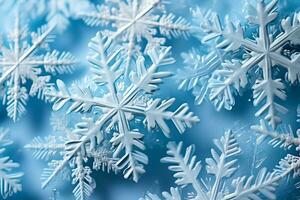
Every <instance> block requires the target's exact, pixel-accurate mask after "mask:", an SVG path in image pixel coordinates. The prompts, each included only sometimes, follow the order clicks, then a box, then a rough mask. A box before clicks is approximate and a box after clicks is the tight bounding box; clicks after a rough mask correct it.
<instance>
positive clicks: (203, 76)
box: [175, 49, 223, 105]
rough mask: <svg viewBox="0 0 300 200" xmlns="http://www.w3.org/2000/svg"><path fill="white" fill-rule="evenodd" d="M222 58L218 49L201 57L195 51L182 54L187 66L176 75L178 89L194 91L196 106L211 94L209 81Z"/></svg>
mask: <svg viewBox="0 0 300 200" xmlns="http://www.w3.org/2000/svg"><path fill="white" fill-rule="evenodd" d="M222 56H223V54H222V53H221V52H220V51H219V50H218V49H216V50H213V52H211V53H209V54H208V55H206V56H200V53H199V52H197V51H196V50H194V49H192V51H190V52H188V53H182V54H181V57H182V58H183V59H184V61H183V63H184V64H185V65H186V66H185V67H184V68H183V69H179V70H178V71H177V73H176V75H175V80H176V82H177V83H178V89H179V90H184V91H190V90H192V93H193V95H194V96H195V102H196V104H199V105H200V104H201V103H202V102H203V100H204V99H205V98H206V97H207V96H208V94H209V88H208V81H209V79H210V77H211V75H212V74H213V72H214V71H215V70H216V69H218V68H219V67H220V65H221V62H222Z"/></svg>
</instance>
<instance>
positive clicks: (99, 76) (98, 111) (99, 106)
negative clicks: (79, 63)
mask: <svg viewBox="0 0 300 200" xmlns="http://www.w3.org/2000/svg"><path fill="white" fill-rule="evenodd" d="M89 47H90V51H91V52H90V55H89V57H88V60H89V62H90V63H91V64H92V66H93V68H92V76H89V82H92V83H90V84H83V85H80V84H76V83H74V84H73V85H72V86H71V87H70V88H67V87H66V86H65V84H64V83H63V82H62V81H60V80H58V81H57V87H58V89H55V88H52V89H51V90H49V91H47V94H46V95H47V96H48V97H49V98H51V99H52V101H53V102H54V105H53V109H54V110H59V109H61V108H62V107H63V106H64V105H66V106H67V107H68V111H67V112H68V113H71V112H81V113H85V114H89V115H91V118H89V120H86V119H85V120H83V121H82V122H79V123H78V124H77V125H76V128H75V130H74V131H75V132H76V133H77V134H78V135H79V137H78V138H77V139H74V140H73V141H72V140H71V141H69V142H68V143H67V144H66V146H65V151H66V153H65V154H64V159H63V160H62V161H61V162H60V163H59V164H58V166H57V167H56V168H55V170H54V171H53V172H51V173H50V174H49V177H48V178H47V179H46V180H45V181H44V182H43V187H46V186H47V185H48V184H49V183H50V181H51V180H52V179H53V178H54V177H56V176H57V174H58V173H59V172H60V171H61V170H62V169H64V168H65V166H66V165H67V164H68V163H70V162H73V161H74V160H77V159H81V158H78V157H83V158H85V157H87V155H86V152H88V150H87V148H89V149H95V148H96V147H97V146H99V145H100V146H101V145H102V143H103V140H104V138H105V137H106V136H107V135H110V139H109V140H110V143H111V145H112V149H113V158H116V159H117V162H116V164H115V165H116V166H117V167H118V169H120V170H123V174H124V178H130V177H131V178H132V179H133V180H134V181H138V179H139V176H140V174H142V173H144V172H145V169H144V165H145V164H147V163H148V157H147V155H146V154H145V153H144V152H143V150H145V145H144V143H143V137H144V134H143V133H142V131H141V130H140V128H139V126H138V124H137V122H138V121H140V120H141V119H142V118H144V124H145V125H147V127H148V129H149V130H150V129H154V128H155V127H159V128H160V129H161V130H162V131H163V133H164V134H165V135H166V136H169V133H170V127H169V125H168V124H167V122H166V120H170V121H172V122H173V123H174V125H175V126H176V128H177V129H178V131H179V132H180V133H183V132H184V131H185V129H186V127H191V126H192V123H195V122H198V121H199V119H198V117H196V116H194V114H193V113H192V112H189V107H188V105H187V104H182V105H181V106H179V107H178V108H177V109H176V110H175V111H169V108H170V107H171V106H172V104H173V103H174V101H175V98H172V99H168V100H161V99H151V98H150V96H151V94H152V93H153V92H154V91H156V90H158V89H159V87H158V85H159V84H160V83H162V78H166V77H168V76H170V72H165V71H158V69H159V67H161V66H165V65H169V64H172V63H173V62H174V59H173V58H171V57H169V53H170V49H171V48H167V47H159V48H153V49H151V50H149V51H148V55H149V58H150V59H149V60H148V59H147V60H148V62H151V63H152V64H151V65H150V66H149V67H148V68H147V67H145V57H143V56H140V57H139V58H137V61H136V72H132V73H131V74H130V83H127V82H124V81H123V80H124V71H125V69H124V67H125V66H124V59H122V56H123V55H124V54H123V53H122V51H123V50H124V48H122V47H120V46H117V45H114V44H113V43H112V40H111V39H110V38H108V37H104V36H103V35H101V33H100V32H98V33H97V35H96V37H94V38H93V39H92V40H91V42H90V43H89ZM89 85H90V86H89ZM111 133H112V134H111Z"/></svg>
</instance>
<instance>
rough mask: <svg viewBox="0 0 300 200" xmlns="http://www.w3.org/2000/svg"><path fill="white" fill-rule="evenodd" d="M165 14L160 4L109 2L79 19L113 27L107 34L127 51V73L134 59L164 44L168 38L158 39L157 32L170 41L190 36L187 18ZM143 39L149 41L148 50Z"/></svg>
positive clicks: (132, 0)
mask: <svg viewBox="0 0 300 200" xmlns="http://www.w3.org/2000/svg"><path fill="white" fill-rule="evenodd" d="M158 11H160V12H158ZM162 12H165V10H164V8H163V5H162V1H161V0H107V1H106V4H103V5H97V6H95V11H94V12H81V13H80V14H79V15H80V16H81V18H82V19H83V20H84V21H85V22H86V24H87V25H89V26H108V25H109V26H110V27H109V28H108V29H107V30H106V32H107V33H106V34H107V35H109V36H112V39H114V38H118V39H119V41H121V42H122V43H123V46H124V47H126V48H127V52H126V54H127V55H126V60H127V61H126V73H128V71H129V68H130V67H131V64H132V59H133V58H135V57H137V56H140V55H141V54H142V51H144V50H145V51H144V52H147V50H148V49H151V48H153V47H157V46H160V45H163V44H164V42H165V38H162V37H159V36H158V31H159V33H160V35H162V36H165V37H167V38H170V37H171V36H173V37H179V36H184V37H187V36H188V35H189V31H190V25H189V23H188V22H187V21H186V20H185V19H184V18H182V17H176V16H175V15H174V14H172V13H169V14H161V13H162ZM142 39H146V40H147V46H146V48H145V49H144V48H142ZM133 64H134V63H133Z"/></svg>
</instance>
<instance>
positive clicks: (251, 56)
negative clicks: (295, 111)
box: [201, 0, 300, 128]
mask: <svg viewBox="0 0 300 200" xmlns="http://www.w3.org/2000/svg"><path fill="white" fill-rule="evenodd" d="M276 4H277V0H272V1H270V2H268V3H265V2H264V1H261V0H258V1H257V4H256V7H254V6H252V5H251V4H248V6H247V7H248V9H247V10H248V14H249V15H248V17H247V19H248V21H249V23H250V24H251V25H255V26H254V27H255V28H257V32H255V33H253V34H252V35H253V37H247V36H248V35H250V33H249V32H250V31H252V30H253V29H250V31H246V32H245V31H244V29H243V28H242V26H241V25H240V24H237V25H234V24H233V23H232V22H231V21H229V20H227V21H226V26H225V28H223V27H222V25H221V23H220V19H219V17H218V15H213V16H211V15H210V16H211V17H210V18H208V19H206V21H205V20H204V21H205V22H204V23H202V24H201V27H202V29H203V30H204V31H205V32H206V33H207V35H206V36H205V37H204V38H203V41H209V40H212V39H215V38H217V48H222V49H224V50H225V51H227V52H229V51H230V52H234V53H235V54H237V56H236V57H235V58H234V59H232V60H231V61H225V62H224V63H223V64H222V68H221V69H218V70H216V71H215V72H214V73H213V76H212V78H210V80H209V88H210V99H211V100H212V101H213V102H214V104H215V105H216V107H217V108H218V109H220V108H221V107H225V108H226V109H231V108H232V107H233V106H234V104H235V99H234V94H235V93H238V92H240V91H241V88H244V87H246V86H247V85H248V82H249V79H250V78H252V77H253V76H255V79H256V81H255V83H254V86H253V88H252V89H253V98H254V102H253V104H254V106H261V107H260V109H259V110H258V111H257V112H256V114H255V115H256V116H257V117H258V116H262V115H264V113H266V115H265V119H266V120H268V121H269V124H271V125H272V127H273V128H275V127H276V125H277V124H278V123H280V122H281V119H280V114H283V113H286V112H287V109H286V108H285V107H284V106H282V105H280V104H279V103H278V102H277V100H278V99H280V100H285V99H286V93H285V85H284V83H283V81H282V78H281V77H280V76H279V75H280V74H279V75H278V67H280V68H284V69H285V71H286V77H287V79H288V81H290V82H291V83H295V82H296V81H297V80H298V79H299V73H300V67H299V66H300V56H299V54H298V53H289V51H288V50H287V49H286V48H285V47H286V45H287V44H293V43H299V42H300V41H299V39H300V38H299V32H300V25H299V21H300V14H299V13H295V14H294V15H293V17H287V18H285V19H283V20H281V22H280V27H279V29H280V30H282V31H281V32H280V33H277V32H276V31H274V28H272V24H274V23H275V19H276V17H277V12H276ZM237 52H238V53H237ZM241 54H244V55H243V58H242V59H239V58H238V57H241V56H240V55H241Z"/></svg>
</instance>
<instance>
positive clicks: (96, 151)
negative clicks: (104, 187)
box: [25, 115, 117, 200]
mask: <svg viewBox="0 0 300 200" xmlns="http://www.w3.org/2000/svg"><path fill="white" fill-rule="evenodd" d="M51 119H52V127H53V130H54V131H55V132H56V135H55V134H53V135H50V136H47V137H44V138H41V137H39V136H38V137H36V138H34V139H33V141H32V143H31V144H28V145H26V146H25V148H26V149H29V150H31V151H32V152H33V156H34V157H35V158H36V159H38V160H43V161H46V162H47V167H46V168H45V169H44V171H43V174H42V179H43V180H45V179H47V178H48V177H49V176H51V175H52V173H53V172H54V170H55V169H56V167H57V166H59V165H60V164H61V163H62V162H64V161H63V159H64V158H65V157H68V154H69V153H71V151H72V146H74V145H76V144H77V143H78V142H79V141H80V136H81V135H80V132H78V131H77V130H74V129H70V128H68V125H67V124H68V123H67V122H66V120H64V118H63V117H61V116H56V115H53V116H52V118H51ZM91 120H92V119H90V118H84V119H83V121H82V122H81V123H79V124H77V126H80V128H83V126H85V125H87V124H84V123H92V121H91ZM85 145H86V146H85V147H84V148H83V149H82V151H79V152H77V154H76V156H74V157H73V158H72V159H70V160H69V162H68V166H69V167H68V166H64V168H62V169H61V171H62V172H61V173H60V176H59V177H60V178H62V179H63V180H66V181H69V180H70V177H72V181H71V183H72V184H73V185H75V188H74V189H73V194H74V196H75V199H76V200H83V199H88V197H89V196H90V195H91V194H92V192H93V190H94V189H95V187H96V185H95V180H94V179H93V178H92V177H91V173H92V169H93V170H96V171H99V170H102V171H104V172H108V173H109V172H110V171H114V172H117V167H116V166H115V163H116V159H114V158H112V151H111V150H110V148H109V143H108V141H101V144H99V145H97V146H95V147H93V148H91V147H90V144H85ZM88 159H91V160H92V161H93V166H92V169H91V168H90V166H88V165H87V161H88ZM69 168H71V170H69ZM60 180H61V179H60ZM55 191H56V190H55ZM54 195H55V194H54Z"/></svg>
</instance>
